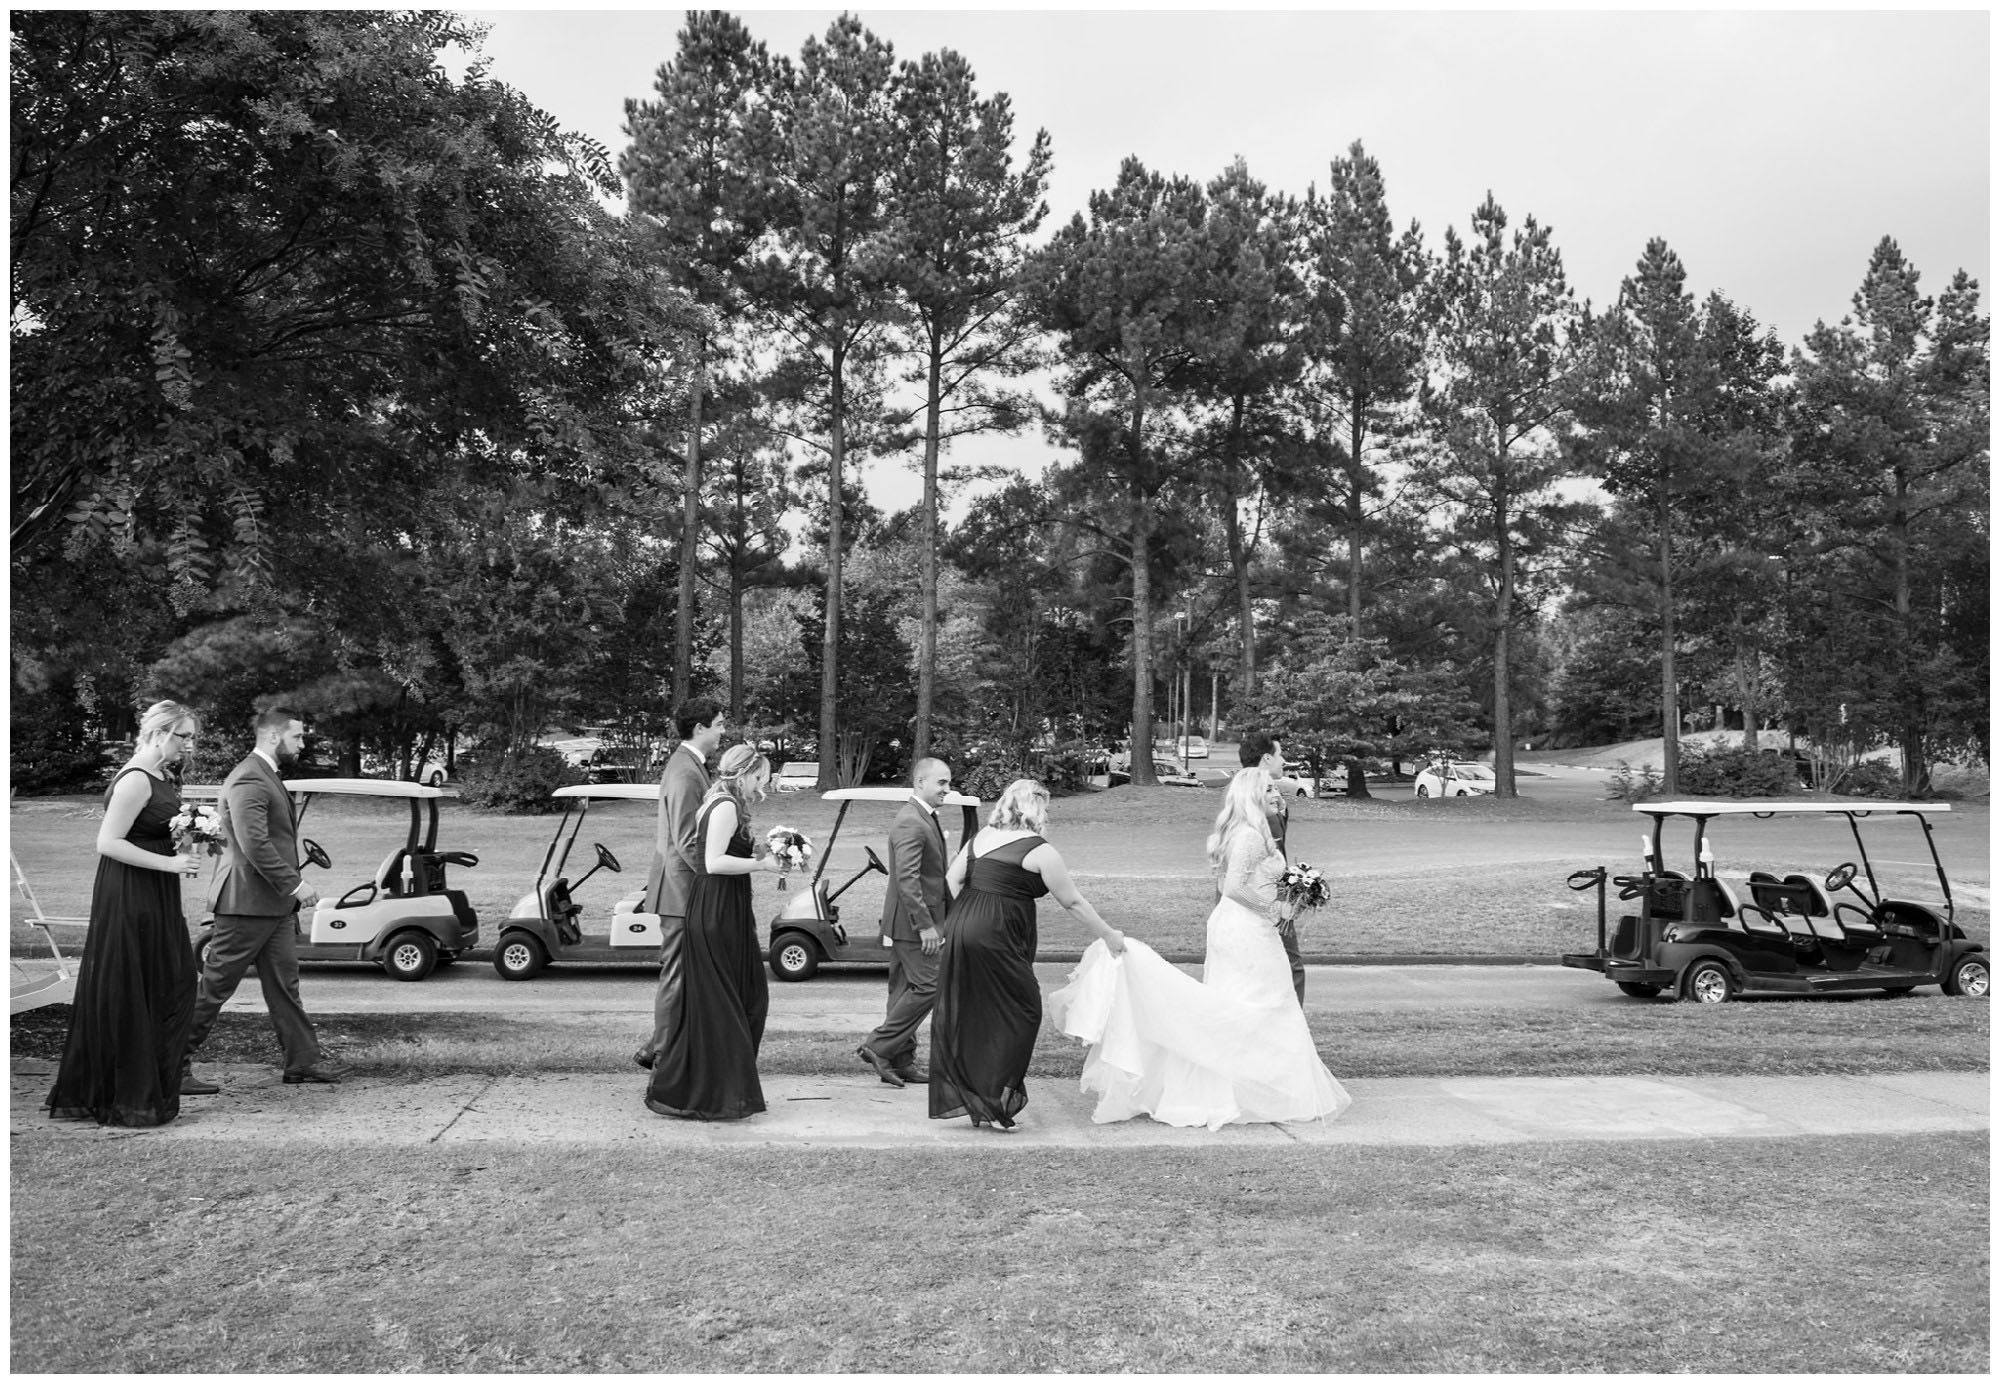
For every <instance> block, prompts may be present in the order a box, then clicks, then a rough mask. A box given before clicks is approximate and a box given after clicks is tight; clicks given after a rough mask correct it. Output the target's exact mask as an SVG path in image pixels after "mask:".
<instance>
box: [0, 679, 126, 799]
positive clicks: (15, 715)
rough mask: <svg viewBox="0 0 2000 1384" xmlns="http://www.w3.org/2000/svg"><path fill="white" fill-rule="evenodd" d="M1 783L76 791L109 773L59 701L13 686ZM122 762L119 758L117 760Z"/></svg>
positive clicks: (30, 792) (20, 788)
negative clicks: (2, 781) (5, 777)
mask: <svg viewBox="0 0 2000 1384" xmlns="http://www.w3.org/2000/svg"><path fill="white" fill-rule="evenodd" d="M9 710H10V712H11V715H10V716H9V718H8V730H7V739H8V745H7V782H8V785H9V786H10V787H11V788H12V789H13V790H14V791H15V792H16V793H20V794H22V795H23V796H27V797H32V796H34V795H35V794H37V793H79V792H87V791H88V790H90V789H92V788H96V787H101V786H103V784H104V783H105V781H106V780H107V779H108V777H109V772H108V769H107V761H106V759H105V756H104V753H103V751H102V750H100V749H99V748H98V746H97V743H96V742H95V741H94V740H91V739H89V738H88V737H87V736H85V735H84V733H83V725H82V720H81V718H80V717H78V716H77V715H75V714H74V712H73V710H72V709H71V708H70V707H69V705H68V704H67V703H65V702H62V701H60V700H58V699H57V698H54V697H50V696H47V695H43V694H39V693H23V692H21V691H19V690H18V689H17V690H16V692H15V694H14V701H13V704H12V706H11V707H10V708H9ZM121 762H122V761H121Z"/></svg>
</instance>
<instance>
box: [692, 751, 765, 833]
mask: <svg viewBox="0 0 2000 1384" xmlns="http://www.w3.org/2000/svg"><path fill="white" fill-rule="evenodd" d="M760 769H761V770H763V772H764V773H765V775H766V776H767V781H766V782H765V783H761V784H758V785H757V787H756V788H755V789H754V790H753V789H752V788H751V787H750V786H749V784H748V783H747V782H746V780H748V779H749V778H750V777H751V776H752V775H753V774H755V773H756V772H757V771H758V770H760ZM770 772H771V761H770V760H768V759H766V758H764V756H763V755H761V754H759V753H758V752H757V747H756V746H755V745H731V746H730V747H729V748H728V749H726V750H724V751H723V752H722V759H721V762H719V763H718V764H717V765H716V766H715V778H714V779H713V780H712V781H711V782H710V783H709V785H708V796H709V797H711V798H720V797H724V796H727V797H729V798H730V799H732V800H733V801H734V802H735V804H736V817H737V823H738V825H739V826H741V827H742V828H743V829H744V830H745V831H748V830H749V829H750V809H751V808H752V807H753V806H755V805H756V804H757V803H760V802H762V801H764V798H765V797H766V795H767V794H768V792H769V783H768V775H769V774H770ZM753 791H754V792H755V793H756V795H757V796H756V797H754V798H753V797H751V796H750V795H751V793H752V792H753Z"/></svg>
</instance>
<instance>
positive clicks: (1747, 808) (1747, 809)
mask: <svg viewBox="0 0 2000 1384" xmlns="http://www.w3.org/2000/svg"><path fill="white" fill-rule="evenodd" d="M1632 810H1633V811H1634V812H1645V813H1649V814H1651V815H1653V816H1656V817H1666V816H1680V817H1770V816H1774V815H1776V814H1778V813H1781V812H1783V813H1792V814H1796V815H1799V816H1809V815H1812V814H1818V815H1820V816H1827V815H1829V814H1832V813H1838V812H1859V813H1868V812H1949V811H1951V804H1950V803H1881V804H1879V805H1878V804H1875V803H1872V802H1856V803H1793V802H1739V801H1736V800H1734V799H1731V800H1730V801H1728V802H1702V801H1700V800H1688V801H1683V802H1671V803H1633V804H1632Z"/></svg>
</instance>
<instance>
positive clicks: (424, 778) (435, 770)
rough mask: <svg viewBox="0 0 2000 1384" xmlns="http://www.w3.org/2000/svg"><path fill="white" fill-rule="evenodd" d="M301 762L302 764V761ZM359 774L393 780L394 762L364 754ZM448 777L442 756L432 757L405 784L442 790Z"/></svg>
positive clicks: (301, 775) (311, 775) (306, 774)
mask: <svg viewBox="0 0 2000 1384" xmlns="http://www.w3.org/2000/svg"><path fill="white" fill-rule="evenodd" d="M301 762H302V763H303V761H301ZM333 772H335V773H337V772H338V768H337V766H335V768H334V770H333ZM361 772H362V773H364V774H367V775H368V776H369V777H370V778H395V777H397V774H396V761H395V760H393V759H391V758H390V757H389V756H387V755H380V754H364V755H363V756H361ZM295 777H298V778H312V777H316V775H314V774H312V773H310V772H308V773H302V774H297V775H295ZM449 777H450V775H449V774H448V773H446V772H445V767H444V756H442V755H432V756H431V757H430V758H428V759H426V760H424V762H423V763H421V764H419V765H417V766H416V770H415V772H414V773H412V774H411V775H410V777H409V778H408V779H407V780H406V782H409V783H421V784H425V785H427V786H429V787H431V788H442V787H444V785H445V780H446V779H447V778H449Z"/></svg>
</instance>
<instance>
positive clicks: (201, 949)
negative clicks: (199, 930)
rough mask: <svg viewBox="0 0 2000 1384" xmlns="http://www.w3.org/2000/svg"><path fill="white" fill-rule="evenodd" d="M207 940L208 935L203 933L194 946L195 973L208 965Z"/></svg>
mask: <svg viewBox="0 0 2000 1384" xmlns="http://www.w3.org/2000/svg"><path fill="white" fill-rule="evenodd" d="M209 940H210V939H209V937H208V935H207V934H205V933H204V934H203V935H202V937H201V939H200V940H199V941H197V942H196V943H195V944H194V968H195V970H197V971H199V970H202V969H203V968H205V967H206V966H207V965H208V943H209Z"/></svg>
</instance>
